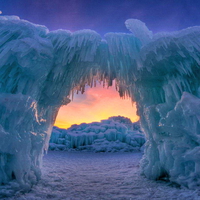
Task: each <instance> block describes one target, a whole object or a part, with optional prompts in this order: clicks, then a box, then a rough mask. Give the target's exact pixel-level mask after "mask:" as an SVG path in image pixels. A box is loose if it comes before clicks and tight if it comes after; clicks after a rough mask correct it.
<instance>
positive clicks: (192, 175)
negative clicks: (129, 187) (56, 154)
mask: <svg viewBox="0 0 200 200" xmlns="http://www.w3.org/2000/svg"><path fill="white" fill-rule="evenodd" d="M126 26H127V28H129V29H130V31H131V32H132V33H131V34H125V33H109V34H106V35H105V39H102V38H101V37H100V35H99V34H97V33H96V32H94V31H91V30H82V31H77V32H74V33H71V32H68V31H64V30H58V31H53V32H49V31H48V29H47V28H46V27H44V26H39V25H34V24H32V23H30V22H27V21H24V20H20V19H19V18H18V17H14V16H9V17H7V16H5V17H0V60H1V62H0V93H1V94H0V95H1V98H0V157H1V159H0V184H11V181H12V180H13V179H15V180H16V181H17V183H18V184H19V187H20V188H23V189H28V188H30V187H31V185H32V184H34V183H36V182H37V181H38V179H39V178H40V174H41V172H40V165H41V159H42V152H43V150H44V149H46V148H47V147H46V144H47V142H48V138H49V135H50V133H51V128H52V126H53V123H54V120H55V117H56V114H57V112H58V109H59V108H60V106H61V105H64V104H67V103H69V102H70V100H69V99H68V96H69V94H70V92H72V91H73V90H81V91H83V92H84V86H85V84H86V83H88V84H93V83H95V79H100V80H103V81H106V82H107V83H108V84H111V83H112V80H113V79H116V80H117V88H118V91H119V94H120V95H121V96H124V95H129V96H130V97H131V98H132V100H133V101H136V102H137V108H138V114H139V115H140V118H141V122H142V126H143V129H144V131H145V133H146V135H147V144H146V149H145V155H144V157H143V160H142V171H143V173H144V174H145V175H146V176H147V177H148V178H151V179H159V178H161V177H166V178H169V180H171V181H173V182H176V183H178V184H181V185H185V186H188V187H195V186H198V185H199V184H200V178H199V177H200V159H199V158H200V157H199V155H200V146H199V143H200V124H199V120H200V99H199V97H200V89H199V88H200V87H199V86H200V82H199V80H200V79H199V76H200V66H199V65H200V60H199V56H200V55H199V52H200V46H199V45H200V39H199V38H200V37H199V36H200V28H199V27H193V28H188V29H186V30H182V31H180V32H176V33H170V34H169V33H163V34H156V35H153V34H152V32H151V31H149V30H148V28H147V27H146V26H145V24H144V23H142V22H140V21H138V20H127V21H126ZM11 187H12V184H11ZM14 187H16V185H14Z"/></svg>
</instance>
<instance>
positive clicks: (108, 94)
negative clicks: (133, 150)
mask: <svg viewBox="0 0 200 200" xmlns="http://www.w3.org/2000/svg"><path fill="white" fill-rule="evenodd" d="M136 111H137V109H136V105H135V103H133V104H132V103H131V100H130V99H122V98H120V97H119V94H118V92H117V91H116V90H115V87H110V88H108V89H107V88H103V87H102V85H99V84H98V85H97V86H96V87H94V88H87V89H86V91H85V93H84V94H78V95H75V96H74V100H73V101H72V102H70V103H69V104H68V105H67V106H62V107H61V108H60V110H59V113H58V116H57V118H56V122H55V124H54V125H55V126H57V127H60V128H69V127H70V126H71V125H72V124H81V123H91V122H94V121H96V122H100V121H101V120H103V119H107V118H109V117H111V116H118V115H121V116H124V117H128V118H130V119H131V121H132V122H136V121H138V120H139V117H138V116H137V115H136Z"/></svg>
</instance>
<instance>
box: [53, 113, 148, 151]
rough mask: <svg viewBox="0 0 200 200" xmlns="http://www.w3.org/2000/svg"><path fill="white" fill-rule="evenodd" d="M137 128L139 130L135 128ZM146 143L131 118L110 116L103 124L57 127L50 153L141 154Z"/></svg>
mask: <svg viewBox="0 0 200 200" xmlns="http://www.w3.org/2000/svg"><path fill="white" fill-rule="evenodd" d="M133 127H136V129H133ZM144 143H145V138H144V134H142V132H141V130H140V129H138V122H136V123H132V122H131V120H130V119H129V118H125V117H121V116H118V117H111V118H109V119H107V120H102V121H101V122H93V123H89V124H86V123H82V124H80V125H72V126H71V127H70V128H69V129H60V128H58V127H54V128H53V130H52V134H51V138H50V145H49V148H50V150H67V151H71V150H84V151H93V152H117V151H121V152H129V151H140V149H141V147H142V146H143V145H144Z"/></svg>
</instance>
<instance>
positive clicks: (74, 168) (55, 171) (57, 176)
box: [5, 151, 200, 200]
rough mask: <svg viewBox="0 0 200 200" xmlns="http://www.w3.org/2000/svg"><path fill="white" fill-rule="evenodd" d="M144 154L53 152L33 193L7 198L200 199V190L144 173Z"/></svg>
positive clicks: (10, 199)
mask: <svg viewBox="0 0 200 200" xmlns="http://www.w3.org/2000/svg"><path fill="white" fill-rule="evenodd" d="M141 157H142V154H141V153H100V154H95V153H88V152H66V151H65V152H63V151H62V152H61V151H51V152H49V153H48V154H47V155H45V156H44V167H43V169H42V172H43V175H42V180H41V181H40V182H39V183H38V185H36V186H33V188H32V190H31V191H30V192H29V193H26V194H22V195H20V193H19V194H18V195H16V196H15V197H9V198H6V199H5V200H44V199H52V200H61V199H65V200H83V199H84V200H85V199H87V200H100V199H101V200H144V199H147V200H154V199H155V200H157V199H159V200H172V199H174V200H199V199H200V191H195V190H189V189H184V188H182V189H181V188H179V187H176V185H173V184H170V183H167V182H162V181H156V182H155V181H150V180H148V179H146V178H145V177H143V176H140V169H139V160H140V159H141Z"/></svg>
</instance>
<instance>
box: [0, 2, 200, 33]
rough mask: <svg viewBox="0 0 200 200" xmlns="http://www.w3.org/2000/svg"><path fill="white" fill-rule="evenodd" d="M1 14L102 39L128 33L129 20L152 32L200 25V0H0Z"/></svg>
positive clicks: (53, 28)
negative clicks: (108, 34)
mask: <svg viewBox="0 0 200 200" xmlns="http://www.w3.org/2000/svg"><path fill="white" fill-rule="evenodd" d="M0 10H1V11H2V12H3V14H4V15H18V16H19V17H20V18H21V19H26V20H29V21H31V22H33V23H37V24H42V25H45V26H47V27H48V28H49V29H50V30H56V29H67V30H71V31H75V30H80V29H93V30H95V31H97V32H98V33H100V34H101V35H103V34H105V33H106V32H111V31H112V32H128V30H126V28H125V26H124V21H125V20H126V19H129V18H137V19H140V20H142V21H144V22H145V23H146V25H147V26H148V27H149V29H151V30H152V31H153V32H158V31H174V30H180V29H183V28H186V27H188V26H194V25H200V1H199V0H0Z"/></svg>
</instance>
